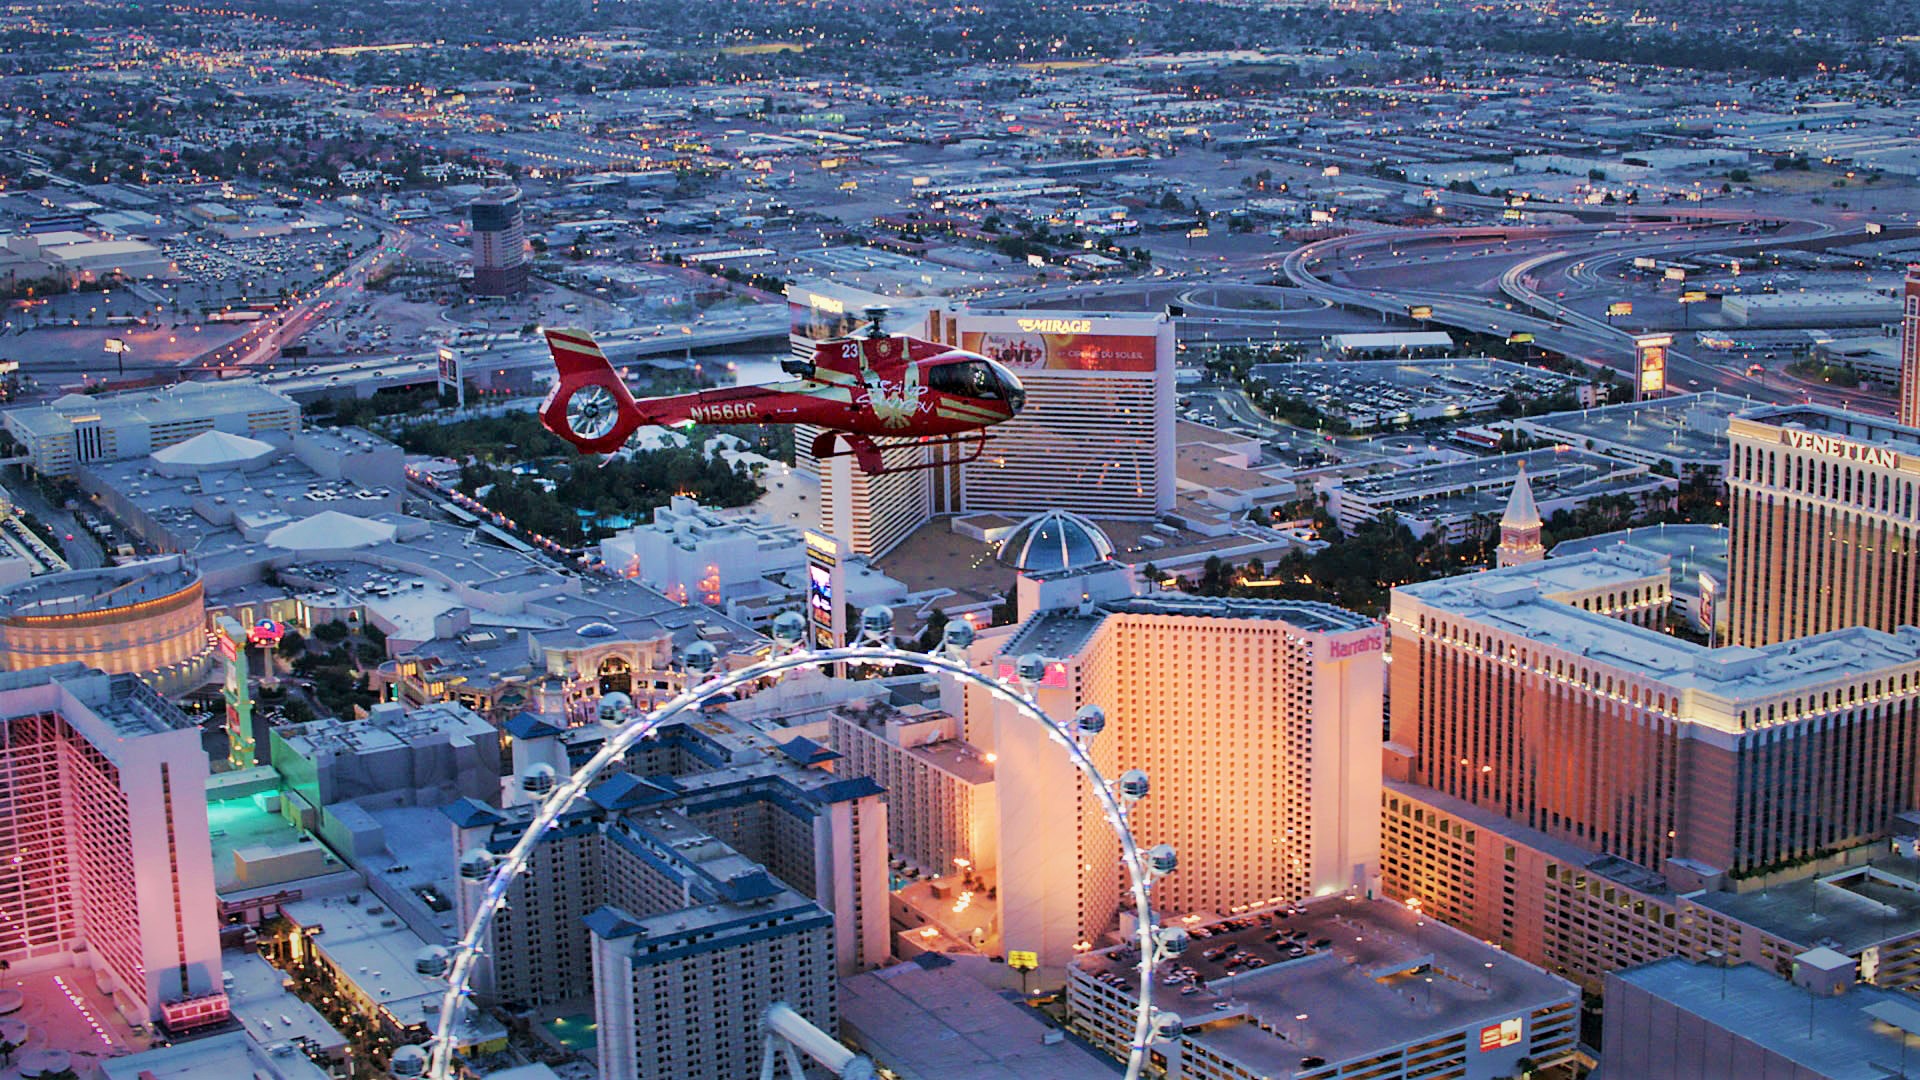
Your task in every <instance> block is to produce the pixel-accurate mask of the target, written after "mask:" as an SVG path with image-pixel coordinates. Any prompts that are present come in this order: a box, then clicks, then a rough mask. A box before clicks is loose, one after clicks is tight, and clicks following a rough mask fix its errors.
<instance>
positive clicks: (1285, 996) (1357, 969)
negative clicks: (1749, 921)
mask: <svg viewBox="0 0 1920 1080" xmlns="http://www.w3.org/2000/svg"><path fill="white" fill-rule="evenodd" d="M1287 910H1291V911H1293V912H1295V913H1294V914H1287V913H1286V911H1287ZM1189 930H1190V932H1191V933H1193V935H1194V941H1193V944H1192V946H1191V948H1189V949H1188V951H1187V954H1186V955H1185V956H1182V957H1181V958H1180V960H1179V961H1178V962H1177V963H1179V964H1181V965H1185V966H1187V967H1190V968H1192V969H1194V970H1195V971H1197V972H1199V976H1200V977H1199V982H1200V983H1201V984H1202V985H1201V986H1200V988H1199V989H1197V990H1195V991H1194V992H1193V993H1176V994H1174V995H1172V996H1171V997H1169V998H1168V999H1167V1000H1166V1003H1165V1007H1168V1008H1172V1009H1174V1010H1175V1011H1177V1012H1178V1013H1179V1014H1180V1015H1181V1016H1182V1017H1183V1018H1185V1020H1186V1022H1187V1028H1188V1032H1187V1035H1186V1039H1187V1040H1188V1041H1190V1042H1192V1043H1195V1044H1198V1045H1200V1046H1202V1047H1205V1048H1206V1049H1207V1050H1209V1051H1211V1052H1213V1053H1216V1054H1219V1055H1221V1056H1223V1057H1226V1058H1230V1059H1232V1060H1234V1061H1236V1062H1238V1063H1240V1064H1241V1065H1243V1066H1244V1067H1247V1068H1248V1069H1249V1070H1250V1071H1253V1072H1255V1073H1256V1074H1261V1075H1272V1074H1275V1073H1277V1074H1278V1075H1291V1073H1292V1064H1293V1063H1295V1062H1298V1061H1299V1060H1300V1059H1301V1058H1305V1057H1320V1058H1324V1059H1326V1060H1327V1061H1328V1062H1329V1063H1338V1062H1342V1061H1348V1060H1351V1059H1353V1058H1358V1057H1363V1056H1367V1055H1370V1054H1374V1053H1379V1052H1383V1051H1385V1050H1388V1049H1390V1048H1392V1047H1396V1046H1400V1045H1404V1044H1406V1043H1414V1042H1421V1041H1424V1040H1427V1039H1431V1038H1436V1037H1439V1036H1442V1035H1446V1034H1450V1033H1456V1032H1460V1031H1463V1030H1470V1029H1475V1028H1477V1027H1479V1026H1482V1025H1485V1024H1489V1023H1497V1022H1499V1021H1500V1020H1503V1019H1506V1018H1508V1017H1512V1016H1514V1015H1515V1014H1520V1015H1525V1014H1527V1013H1530V1012H1532V1011H1533V1010H1535V1009H1540V1008H1545V1007H1548V1006H1551V1005H1554V1004H1557V1003H1560V1002H1572V1003H1575V1004H1577V1003H1578V1002H1579V1000H1580V994H1579V991H1578V989H1576V988H1575V987H1574V985H1573V984H1572V983H1569V982H1567V981H1566V980H1564V979H1561V978H1559V977H1557V976H1554V975H1549V974H1548V973H1546V972H1544V971H1541V970H1540V969H1539V968H1536V967H1534V966H1533V965H1531V964H1528V963H1526V962H1524V961H1522V960H1520V959H1518V958H1517V957H1514V956H1512V955H1511V954H1509V953H1506V952H1503V951H1501V950H1499V949H1496V948H1494V947H1492V946H1490V945H1487V944H1486V943H1484V942H1481V941H1478V940H1475V939H1474V938H1472V937H1470V936H1468V935H1466V934H1463V933H1461V932H1460V931H1458V930H1455V929H1453V928H1452V927H1449V926H1446V925H1445V924H1443V923H1440V922H1437V921H1435V920H1434V919H1432V918H1429V917H1426V916H1423V915H1421V914H1419V913H1417V912H1414V911H1410V910H1408V909H1407V908H1405V907H1404V906H1402V905H1400V904H1396V903H1392V902H1390V901H1387V900H1359V899H1350V898H1347V897H1328V898H1324V899H1321V900H1316V901H1313V902H1310V903H1307V904H1305V905H1302V906H1298V907H1294V908H1292V909H1282V910H1281V911H1277V912H1269V913H1265V914H1250V915H1246V916H1242V917H1239V918H1236V919H1230V920H1227V921H1225V922H1220V923H1213V924H1206V925H1199V926H1193V927H1190V928H1189ZM1203 935H1204V936H1203ZM1269 939H1273V940H1269ZM1296 949H1298V950H1300V951H1299V953H1298V955H1295V953H1294V950H1296ZM1213 952H1220V953H1221V956H1222V958H1221V959H1220V960H1218V961H1214V960H1208V959H1207V954H1208V953H1213ZM1228 957H1239V958H1242V959H1237V960H1234V961H1232V962H1229V961H1228V959H1227V958H1228ZM1134 958H1135V954H1134V953H1133V952H1132V950H1131V949H1130V948H1129V947H1126V946H1117V947H1115V948H1112V949H1107V950H1104V951H1102V952H1098V953H1090V954H1088V955H1087V956H1085V957H1083V958H1081V959H1080V960H1078V961H1076V965H1077V966H1078V967H1079V968H1081V969H1082V970H1085V971H1088V972H1090V973H1094V974H1095V977H1096V978H1097V977H1099V974H1101V973H1106V974H1111V975H1118V976H1121V977H1123V978H1124V977H1125V975H1126V973H1127V972H1128V971H1129V970H1131V964H1132V963H1133V961H1134ZM1256 961H1257V963H1256ZM1163 980H1164V977H1163ZM1163 985H1166V984H1164V981H1163ZM1182 989H1183V990H1184V987H1183V988H1182ZM1165 993H1166V991H1165V990H1164V989H1162V990H1161V994H1165ZM1216 1006H1219V1007H1216ZM1301 1016H1305V1017H1306V1019H1305V1020H1301V1019H1299V1017H1301ZM1261 1025H1265V1026H1264V1027H1262V1026H1261ZM1269 1029H1270V1030H1269ZM1282 1062H1287V1064H1282Z"/></svg>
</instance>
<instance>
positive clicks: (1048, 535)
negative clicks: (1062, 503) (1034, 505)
mask: <svg viewBox="0 0 1920 1080" xmlns="http://www.w3.org/2000/svg"><path fill="white" fill-rule="evenodd" d="M1111 558H1113V541H1112V540H1109V539H1107V534H1106V533H1104V532H1101V531H1100V526H1098V525H1095V524H1094V523H1093V522H1091V521H1088V520H1087V519H1086V518H1083V517H1081V516H1080V515H1078V514H1070V513H1068V512H1067V511H1065V510H1046V511H1042V512H1041V513H1038V514H1035V515H1033V516H1032V517H1030V518H1028V519H1026V520H1025V521H1022V522H1021V523H1020V524H1018V525H1016V526H1014V528H1013V531H1012V532H1010V533H1008V534H1007V538H1006V539H1005V540H1002V541H1001V542H1000V561H1001V562H1004V563H1009V564H1011V565H1013V566H1015V567H1017V568H1019V569H1020V570H1023V571H1027V572H1029V573H1047V572H1050V571H1057V570H1073V569H1078V568H1079V567H1082V566H1093V565H1095V564H1097V563H1103V562H1106V561H1107V560H1108V559H1111Z"/></svg>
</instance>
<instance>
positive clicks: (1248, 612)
mask: <svg viewBox="0 0 1920 1080" xmlns="http://www.w3.org/2000/svg"><path fill="white" fill-rule="evenodd" d="M1384 638H1385V634H1384V631H1383V630H1382V628H1381V627H1380V625H1379V624H1378V623H1377V622H1375V621H1374V620H1371V619H1368V618H1365V617H1363V616H1359V615H1355V614H1354V613H1352V612H1349V611H1346V610H1344V609H1341V608H1336V607H1332V606H1330V605H1325V604H1313V603H1304V602H1290V601H1257V600H1239V599H1233V600H1227V599H1215V598H1204V599H1203V598H1198V597H1171V596H1170V597H1156V598H1134V599H1121V600H1113V601H1109V602H1106V603H1101V604H1097V605H1092V606H1091V608H1090V610H1087V611H1082V610H1080V609H1078V608H1075V609H1068V610H1059V611H1042V612H1039V613H1036V614H1035V615H1033V616H1032V617H1030V618H1029V619H1028V620H1027V621H1026V622H1025V623H1023V624H1022V625H1021V627H1020V629H1019V630H1017V631H1016V632H1014V633H1013V635H1012V636H1011V637H1010V638H1004V639H1001V640H1000V641H997V642H985V641H983V644H984V645H988V646H990V649H989V652H990V653H991V657H990V659H988V661H987V662H989V663H992V664H994V665H996V666H997V667H998V668H1000V669H1004V670H1005V673H1008V674H1010V673H1011V668H1012V666H1013V665H1014V664H1015V663H1016V661H1017V658H1018V657H1020V656H1023V655H1027V654H1030V653H1034V654H1038V655H1040V656H1042V657H1043V658H1045V660H1046V661H1047V664H1046V669H1045V670H1046V675H1045V677H1044V679H1043V680H1042V682H1041V685H1040V686H1039V687H1038V688H1037V690H1036V697H1037V699H1038V700H1039V702H1040V704H1041V706H1042V707H1043V708H1044V709H1046V710H1047V712H1048V713H1049V714H1050V715H1052V716H1056V717H1061V718H1066V717H1071V716H1073V715H1074V712H1075V710H1076V709H1077V708H1079V706H1080V705H1082V704H1086V703H1092V704H1096V705H1099V706H1100V707H1101V708H1103V709H1104V710H1105V711H1106V716H1107V724H1106V730H1105V732H1104V733H1102V734H1101V735H1100V736H1099V737H1098V738H1097V739H1095V741H1094V744H1093V745H1094V750H1093V753H1094V758H1095V760H1096V761H1097V762H1098V764H1099V765H1100V768H1101V770H1102V771H1103V772H1104V773H1105V774H1106V775H1107V776H1108V777H1110V778H1112V777H1118V776H1119V775H1120V774H1121V773H1122V772H1124V771H1125V770H1128V769H1141V770H1143V771H1145V772H1146V774H1147V776H1148V779H1149V782H1150V785H1151V791H1150V793H1149V794H1148V795H1147V796H1146V798H1145V799H1143V800H1142V801H1141V802H1140V803H1139V804H1138V805H1137V806H1136V807H1135V808H1134V809H1133V811H1132V812H1131V815H1130V823H1131V826H1132V828H1133V831H1134V835H1135V838H1136V839H1137V840H1138V841H1139V842H1140V843H1141V844H1142V845H1151V844H1157V843H1169V844H1172V845H1173V846H1174V848H1175V850H1176V851H1177V852H1178V854H1179V857H1180V870H1179V871H1178V872H1177V873H1175V874H1173V875H1171V876H1169V877H1167V878H1165V879H1163V880H1162V881H1160V882H1159V883H1157V884H1156V885H1155V886H1154V906H1155V908H1156V909H1157V910H1159V911H1160V912H1161V913H1163V914H1172V915H1178V914H1184V913H1200V914H1203V915H1211V914H1212V913H1213V912H1216V911H1234V910H1244V909H1246V908H1248V907H1252V906H1260V905H1266V904H1271V903H1281V902H1290V901H1294V900H1299V899H1303V898H1305V897H1309V896H1316V895H1325V894H1330V893H1340V892H1345V891H1349V890H1352V891H1354V892H1356V893H1364V892H1365V891H1367V890H1370V889H1372V888H1373V887H1374V885H1375V883H1376V876H1377V873H1378V862H1379V831H1378V824H1379V804H1380V796H1379V792H1380V770H1379V752H1380V708H1381V688H1382V679H1383V675H1382V668H1383V664H1382V647H1383V645H1384V643H1385V642H1384ZM967 710H968V724H967V730H968V740H969V741H970V742H972V743H973V744H974V745H975V746H977V747H979V748H980V749H982V750H986V751H990V752H993V753H995V754H996V757H997V761H996V764H995V766H994V786H995V787H996V788H997V789H998V813H999V836H998V840H997V845H996V847H997V854H998V858H999V861H1000V866H1001V868H1002V871H1003V872H1002V873H1001V875H1000V886H999V889H1000V892H999V902H1000V905H1001V922H1000V925H1001V932H1002V941H1003V944H1004V947H1006V948H1009V949H1031V950H1035V951H1038V952H1040V954H1041V963H1042V965H1044V966H1051V965H1054V964H1060V963H1064V962H1065V959H1067V958H1069V957H1070V956H1071V955H1072V950H1073V949H1074V948H1075V946H1076V945H1077V944H1078V943H1079V942H1083V941H1084V942H1088V943H1093V942H1097V941H1099V940H1100V939H1101V937H1102V936H1103V935H1104V934H1105V933H1106V931H1107V930H1108V929H1109V928H1110V926H1111V924H1112V922H1113V919H1114V917H1115V915H1116V914H1117V913H1118V912H1119V911H1121V910H1123V907H1124V905H1123V902H1122V896H1123V884H1124V876H1123V875H1120V874H1119V872H1118V865H1117V863H1118V860H1117V857H1116V847H1115V839H1114V836H1113V833H1112V831H1111V829H1110V828H1109V827H1108V826H1107V824H1106V822H1105V819H1104V817H1102V816H1101V814H1100V813H1099V811H1098V809H1097V804H1095V802H1094V800H1093V799H1092V798H1090V797H1089V796H1088V795H1087V793H1086V792H1085V790H1084V784H1083V783H1082V782H1081V781H1080V779H1079V777H1078V774H1077V773H1076V772H1075V771H1074V769H1073V767H1072V765H1071V764H1070V763H1068V762H1067V760H1066V758H1065V756H1064V755H1062V754H1060V753H1059V752H1058V750H1057V749H1056V748H1053V747H1050V746H1048V745H1047V735H1046V734H1045V733H1044V732H1042V731H1040V730H1039V728H1038V727H1037V725H1034V724H1032V723H1030V722H1024V721H1022V720H1021V719H1020V718H1019V717H1017V716H1015V715H1013V714H1012V712H1011V710H1010V709H1009V708H1008V707H1007V706H1005V705H1004V704H1001V703H999V702H997V701H992V700H991V699H987V698H986V697H985V695H980V696H979V697H977V698H976V697H973V696H969V699H968V701H967Z"/></svg>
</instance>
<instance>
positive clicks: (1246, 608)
mask: <svg viewBox="0 0 1920 1080" xmlns="http://www.w3.org/2000/svg"><path fill="white" fill-rule="evenodd" d="M1126 614H1132V615H1167V616H1187V617H1191V618H1213V619H1264V620H1272V621H1275V622H1284V623H1287V624H1289V625H1292V626H1294V627H1297V628H1299V629H1301V630H1304V631H1306V632H1308V633H1315V634H1337V633H1344V632H1346V631H1349V630H1364V629H1366V628H1367V627H1369V626H1374V625H1376V623H1375V621H1374V620H1373V619H1372V618H1370V617H1368V616H1365V615H1361V614H1358V613H1357V612H1352V611H1348V610H1347V609H1346V608H1342V607H1335V606H1334V605H1332V604H1322V603H1317V602H1315V601H1311V600H1251V599H1245V598H1241V597H1219V596H1185V595H1181V594H1161V595H1156V596H1136V597H1131V598H1129V599H1123V600H1110V601H1107V602H1106V603H1103V604H1100V605H1099V606H1098V608H1097V609H1096V610H1095V611H1093V612H1090V613H1088V614H1081V613H1080V612H1078V611H1066V610H1052V611H1042V612H1036V613H1035V614H1034V615H1033V616H1032V617H1031V618H1029V619H1027V621H1026V622H1025V623H1024V624H1022V625H1021V627H1020V629H1019V630H1018V631H1016V632H1015V633H1014V635H1013V636H1012V637H1011V638H1009V639H1007V642H1006V644H1004V645H1003V646H1001V649H1000V652H1001V655H1003V656H1020V655H1023V654H1026V653H1030V652H1037V653H1039V654H1040V655H1041V656H1047V657H1061V656H1072V655H1074V654H1075V653H1077V652H1079V651H1080V649H1081V647H1082V646H1084V645H1085V644H1086V643H1087V641H1088V640H1090V639H1091V638H1092V637H1093V633H1094V631H1095V630H1098V629H1099V628H1100V624H1101V623H1103V622H1105V621H1106V620H1107V617H1108V616H1110V615H1126Z"/></svg>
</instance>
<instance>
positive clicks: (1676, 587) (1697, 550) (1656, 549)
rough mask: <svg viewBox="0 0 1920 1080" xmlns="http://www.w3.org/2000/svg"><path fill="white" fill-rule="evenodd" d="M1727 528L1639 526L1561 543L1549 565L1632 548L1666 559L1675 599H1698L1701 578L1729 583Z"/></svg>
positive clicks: (1549, 553) (1716, 526) (1549, 558)
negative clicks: (1591, 553)
mask: <svg viewBox="0 0 1920 1080" xmlns="http://www.w3.org/2000/svg"><path fill="white" fill-rule="evenodd" d="M1728 536H1729V533H1728V532H1727V528H1726V526H1724V525H1669V524H1664V523H1663V524H1660V525H1640V526H1636V527H1634V528H1631V529H1621V530H1620V531H1619V532H1610V533H1599V534H1597V535H1594V536H1583V537H1580V538H1578V539H1576V540H1562V541H1560V542H1559V543H1557V544H1555V545H1553V550H1552V551H1550V552H1548V553H1547V560H1548V561H1549V562H1551V561H1553V560H1554V559H1558V558H1564V557H1566V556H1568V555H1578V554H1580V553H1582V552H1587V551H1600V550H1604V549H1606V548H1612V547H1621V546H1631V547H1635V548H1639V549H1640V550H1642V551H1649V552H1652V553H1654V554H1656V555H1665V556H1666V557H1667V559H1668V564H1667V565H1668V567H1669V568H1670V569H1671V571H1672V578H1673V580H1672V583H1671V584H1672V588H1673V591H1674V593H1675V594H1676V595H1680V596H1698V595H1699V594H1700V575H1701V574H1702V573H1703V572H1704V573H1707V574H1711V575H1713V578H1714V580H1715V581H1718V582H1721V583H1722V584H1724V583H1725V582H1726V580H1727V537H1728Z"/></svg>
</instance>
